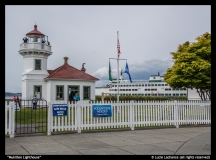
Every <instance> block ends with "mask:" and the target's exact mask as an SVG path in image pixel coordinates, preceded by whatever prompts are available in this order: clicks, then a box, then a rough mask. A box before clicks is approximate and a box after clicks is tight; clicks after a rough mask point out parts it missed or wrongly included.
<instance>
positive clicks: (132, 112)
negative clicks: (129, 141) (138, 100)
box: [130, 100, 134, 131]
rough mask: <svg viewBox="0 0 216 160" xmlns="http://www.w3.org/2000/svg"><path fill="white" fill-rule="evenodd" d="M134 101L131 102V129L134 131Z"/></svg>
mask: <svg viewBox="0 0 216 160" xmlns="http://www.w3.org/2000/svg"><path fill="white" fill-rule="evenodd" d="M133 103H134V101H133V100H132V101H130V128H131V130H132V131H133V130H134V125H133V123H134V104H133Z"/></svg>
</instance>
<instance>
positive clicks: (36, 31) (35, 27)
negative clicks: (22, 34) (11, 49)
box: [26, 24, 45, 36]
mask: <svg viewBox="0 0 216 160" xmlns="http://www.w3.org/2000/svg"><path fill="white" fill-rule="evenodd" d="M28 35H41V36H45V35H44V34H43V33H41V32H40V31H38V30H37V25H36V24H35V25H34V30H32V31H31V32H29V33H27V34H26V36H28Z"/></svg>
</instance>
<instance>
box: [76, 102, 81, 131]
mask: <svg viewBox="0 0 216 160" xmlns="http://www.w3.org/2000/svg"><path fill="white" fill-rule="evenodd" d="M76 108H77V133H81V105H80V101H78V102H77V103H76Z"/></svg>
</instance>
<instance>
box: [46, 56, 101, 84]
mask: <svg viewBox="0 0 216 160" xmlns="http://www.w3.org/2000/svg"><path fill="white" fill-rule="evenodd" d="M64 59H65V62H64V64H63V65H62V66H60V67H58V68H56V69H55V70H47V71H48V73H49V76H47V77H46V79H74V80H93V81H97V80H99V79H98V78H95V77H93V76H91V75H89V74H87V73H85V71H83V70H79V69H76V68H74V67H73V66H70V65H69V64H68V63H67V59H68V58H67V57H64Z"/></svg>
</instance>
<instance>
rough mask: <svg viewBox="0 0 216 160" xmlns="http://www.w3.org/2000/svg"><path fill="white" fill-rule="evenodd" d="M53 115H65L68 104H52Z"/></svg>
mask: <svg viewBox="0 0 216 160" xmlns="http://www.w3.org/2000/svg"><path fill="white" fill-rule="evenodd" d="M52 108H53V116H66V115H67V110H68V106H67V104H53V105H52Z"/></svg>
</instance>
